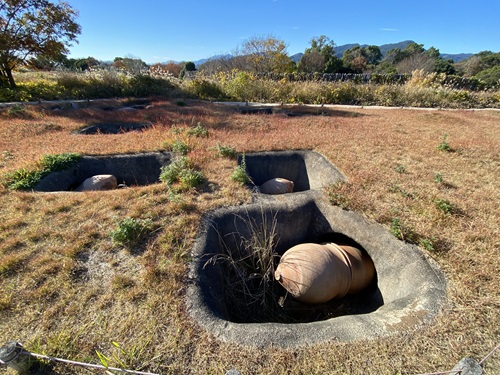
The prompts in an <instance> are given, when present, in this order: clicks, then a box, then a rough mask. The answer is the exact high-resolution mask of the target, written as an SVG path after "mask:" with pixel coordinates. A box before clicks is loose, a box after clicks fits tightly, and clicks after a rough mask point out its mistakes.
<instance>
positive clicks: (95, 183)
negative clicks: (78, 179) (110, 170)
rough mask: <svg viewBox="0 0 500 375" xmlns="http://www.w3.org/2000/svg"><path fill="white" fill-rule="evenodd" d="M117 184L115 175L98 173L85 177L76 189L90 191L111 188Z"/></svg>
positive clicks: (114, 187)
mask: <svg viewBox="0 0 500 375" xmlns="http://www.w3.org/2000/svg"><path fill="white" fill-rule="evenodd" d="M117 186H118V182H117V180H116V177H115V176H113V175H111V174H98V175H95V176H92V177H89V178H87V179H86V180H85V181H83V182H82V183H81V184H80V186H78V187H77V188H76V191H92V190H113V189H116V188H117Z"/></svg>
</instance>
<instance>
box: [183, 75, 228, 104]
mask: <svg viewBox="0 0 500 375" xmlns="http://www.w3.org/2000/svg"><path fill="white" fill-rule="evenodd" d="M187 90H188V92H190V93H191V94H193V95H195V96H197V97H199V98H200V99H205V100H220V99H224V98H225V95H224V91H223V90H222V89H221V88H220V86H219V85H218V84H217V83H215V82H212V81H208V80H206V79H199V78H197V79H194V80H192V81H189V82H188V83H187Z"/></svg>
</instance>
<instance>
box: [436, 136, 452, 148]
mask: <svg viewBox="0 0 500 375" xmlns="http://www.w3.org/2000/svg"><path fill="white" fill-rule="evenodd" d="M446 138H448V134H443V139H442V140H441V143H440V144H438V145H437V147H436V148H437V149H438V150H439V151H451V147H450V144H449V143H448V142H447V141H446Z"/></svg>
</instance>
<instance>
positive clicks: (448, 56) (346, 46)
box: [193, 40, 474, 66]
mask: <svg viewBox="0 0 500 375" xmlns="http://www.w3.org/2000/svg"><path fill="white" fill-rule="evenodd" d="M412 43H415V42H414V41H413V40H405V41H403V42H399V43H389V44H382V45H381V46H379V47H380V52H382V56H385V54H386V53H387V52H389V51H390V50H391V49H394V48H399V49H401V50H404V49H405V48H406V47H407V46H408V45H410V44H412ZM357 46H359V47H368V44H359V43H353V44H343V45H341V46H336V47H335V53H336V54H337V56H338V57H342V55H343V54H344V52H345V51H347V50H348V49H351V48H354V47H357ZM303 54H304V53H302V52H299V53H296V54H295V55H291V56H290V58H291V59H292V60H293V61H294V62H299V61H300V58H301V57H302V55H303ZM472 55H474V54H473V53H458V54H450V53H442V54H441V57H442V58H443V59H445V60H450V59H451V60H453V62H455V63H457V62H459V61H463V60H467V59H468V58H469V57H471V56H472ZM231 57H232V55H230V54H227V55H217V56H212V57H210V58H206V59H201V60H197V61H193V62H194V64H195V65H196V66H200V65H201V64H203V63H205V62H207V61H209V60H214V59H220V58H223V59H229V58H231Z"/></svg>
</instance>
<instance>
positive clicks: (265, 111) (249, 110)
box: [240, 107, 273, 115]
mask: <svg viewBox="0 0 500 375" xmlns="http://www.w3.org/2000/svg"><path fill="white" fill-rule="evenodd" d="M240 113H241V114H242V115H272V114H273V109H272V108H271V107H245V108H242V109H240Z"/></svg>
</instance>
